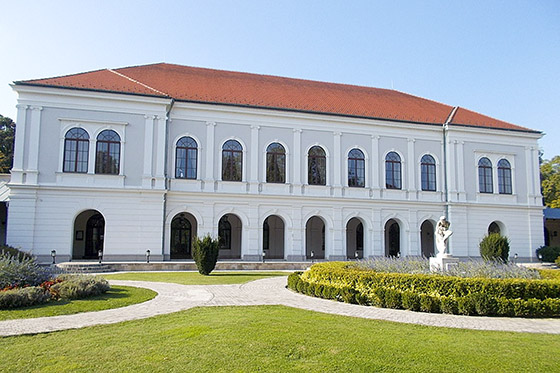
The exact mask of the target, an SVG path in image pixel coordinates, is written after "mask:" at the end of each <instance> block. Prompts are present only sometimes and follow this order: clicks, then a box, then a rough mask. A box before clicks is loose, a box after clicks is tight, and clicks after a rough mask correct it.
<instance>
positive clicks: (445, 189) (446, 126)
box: [442, 106, 459, 220]
mask: <svg viewBox="0 0 560 373" xmlns="http://www.w3.org/2000/svg"><path fill="white" fill-rule="evenodd" d="M457 109H459V106H455V107H454V108H453V110H451V113H450V114H449V116H448V117H447V120H446V121H445V123H444V124H443V127H442V129H443V195H444V200H445V220H449V186H448V182H447V178H448V174H447V132H448V131H449V123H451V121H452V120H453V117H454V116H455V113H456V112H457Z"/></svg>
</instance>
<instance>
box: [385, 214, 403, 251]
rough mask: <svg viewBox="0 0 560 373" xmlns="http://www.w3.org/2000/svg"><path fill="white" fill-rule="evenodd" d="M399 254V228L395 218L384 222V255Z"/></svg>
mask: <svg viewBox="0 0 560 373" xmlns="http://www.w3.org/2000/svg"><path fill="white" fill-rule="evenodd" d="M400 254H401V228H400V227H399V223H397V221H396V220H394V219H390V220H389V221H388V222H387V223H386V224H385V256H389V257H398V256H400Z"/></svg>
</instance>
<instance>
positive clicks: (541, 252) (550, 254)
mask: <svg viewBox="0 0 560 373" xmlns="http://www.w3.org/2000/svg"><path fill="white" fill-rule="evenodd" d="M537 257H538V258H539V259H541V260H542V261H543V262H548V263H553V262H554V261H555V260H556V259H558V258H559V257H560V247H555V246H541V247H539V248H538V249H537Z"/></svg>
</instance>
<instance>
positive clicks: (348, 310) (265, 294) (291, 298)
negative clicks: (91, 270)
mask: <svg viewBox="0 0 560 373" xmlns="http://www.w3.org/2000/svg"><path fill="white" fill-rule="evenodd" d="M110 283H111V284H113V285H126V286H136V287H143V288H148V289H151V290H154V291H156V292H157V293H158V295H157V296H156V297H155V298H154V299H152V300H150V301H148V302H145V303H140V304H135V305H132V306H128V307H123V308H115V309H111V310H105V311H96V312H86V313H80V314H76V315H67V316H53V317H41V318H35V319H19V320H6V321H0V336H9V335H20V334H36V333H44V332H51V331H56V330H65V329H76V328H82V327H86V326H92V325H100V324H113V323H118V322H121V321H128V320H137V319H143V318H147V317H151V316H155V315H162V314H167V313H171V312H177V311H181V310H186V309H189V308H192V307H198V306H253V305H285V306H289V307H294V308H301V309H306V310H310V311H317V312H324V313H330V314H336V315H345V316H353V317H361V318H366V319H376V320H387V321H396V322H404V323H409V324H419V325H429V326H441V327H451V328H463V329H476V330H499V331H513V332H528V333H549V334H560V319H523V318H501V317H480V316H459V315H447V314H436V313H423V312H412V311H405V310H393V309H386V308H376V307H366V306H359V305H355V304H347V303H340V302H336V301H332V300H326V299H320V298H312V297H308V296H305V295H301V294H297V293H294V292H292V291H290V290H288V289H286V288H285V284H286V277H272V278H266V279H262V280H257V281H252V282H248V283H246V284H241V285H239V284H238V285H178V284H168V283H161V282H144V281H116V280H111V281H110Z"/></svg>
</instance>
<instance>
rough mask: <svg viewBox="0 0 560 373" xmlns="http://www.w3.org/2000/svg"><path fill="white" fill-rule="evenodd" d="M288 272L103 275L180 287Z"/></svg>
mask: <svg viewBox="0 0 560 373" xmlns="http://www.w3.org/2000/svg"><path fill="white" fill-rule="evenodd" d="M289 274H290V272H212V273H211V274H210V276H203V275H201V274H200V273H198V272H128V273H116V274H113V275H103V277H104V278H106V279H107V280H135V281H155V282H173V283H176V284H182V285H222V284H243V283H245V282H249V281H253V280H258V279H261V278H267V277H273V276H287V275H289Z"/></svg>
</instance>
